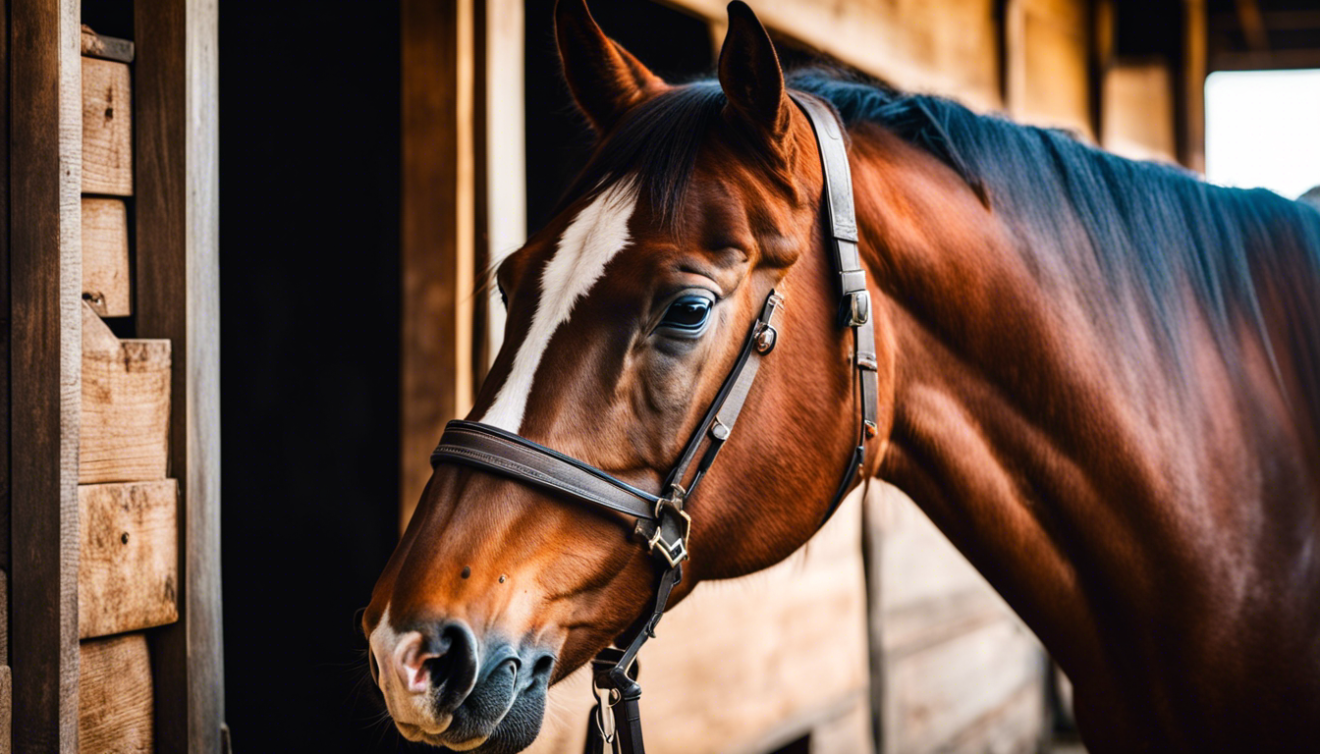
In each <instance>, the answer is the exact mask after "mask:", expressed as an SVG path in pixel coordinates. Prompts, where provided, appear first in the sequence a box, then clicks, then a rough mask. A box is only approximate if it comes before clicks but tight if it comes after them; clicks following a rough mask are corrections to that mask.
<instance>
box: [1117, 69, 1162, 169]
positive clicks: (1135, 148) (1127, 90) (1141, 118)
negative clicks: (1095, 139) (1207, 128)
mask: <svg viewBox="0 0 1320 754" xmlns="http://www.w3.org/2000/svg"><path fill="white" fill-rule="evenodd" d="M1173 87H1174V85H1173V79H1172V76H1171V75H1170V71H1169V66H1168V64H1167V63H1165V62H1164V61H1163V60H1147V61H1130V62H1120V63H1118V64H1116V65H1114V66H1112V67H1111V68H1110V69H1109V71H1108V72H1107V73H1106V75H1105V80H1104V87H1103V92H1104V93H1103V95H1102V97H1103V102H1104V106H1103V108H1102V109H1103V113H1104V114H1103V126H1102V129H1103V130H1102V131H1101V136H1100V139H1101V143H1102V144H1103V145H1104V148H1105V149H1107V150H1109V151H1111V152H1113V153H1115V154H1119V155H1122V156H1124V157H1130V158H1132V159H1134V160H1163V161H1165V162H1175V161H1176V160H1177V155H1176V153H1177V137H1178V134H1177V128H1176V127H1175V125H1174V118H1173V99H1174V98H1173V94H1174V88H1173Z"/></svg>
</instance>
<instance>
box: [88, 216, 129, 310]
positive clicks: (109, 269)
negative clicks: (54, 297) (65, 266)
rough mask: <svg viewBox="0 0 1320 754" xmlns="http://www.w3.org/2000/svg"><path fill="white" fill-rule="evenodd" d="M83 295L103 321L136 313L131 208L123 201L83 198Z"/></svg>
mask: <svg viewBox="0 0 1320 754" xmlns="http://www.w3.org/2000/svg"><path fill="white" fill-rule="evenodd" d="M82 254H83V275H82V278H83V280H82V295H83V301H86V302H87V304H88V305H89V306H91V307H92V311H94V312H96V313H97V314H98V315H100V316H102V317H127V316H128V315H130V314H132V313H133V303H132V301H133V292H132V287H131V280H132V274H131V271H130V270H129V267H128V208H127V207H125V206H124V202H123V200H121V199H100V198H94V197H83V200H82Z"/></svg>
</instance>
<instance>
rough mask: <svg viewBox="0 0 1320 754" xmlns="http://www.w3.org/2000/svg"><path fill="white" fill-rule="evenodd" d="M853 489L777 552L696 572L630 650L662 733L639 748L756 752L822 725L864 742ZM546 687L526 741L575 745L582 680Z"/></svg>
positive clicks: (585, 696) (861, 607) (651, 725)
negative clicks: (823, 520) (811, 531)
mask: <svg viewBox="0 0 1320 754" xmlns="http://www.w3.org/2000/svg"><path fill="white" fill-rule="evenodd" d="M858 497H859V496H858V495H857V494H854V495H853V496H852V497H850V498H849V499H848V500H846V501H845V502H844V504H843V506H842V507H841V508H840V510H839V512H838V513H837V514H836V515H835V516H834V518H833V519H832V520H831V521H830V522H829V524H827V525H826V526H825V528H824V529H822V530H821V531H820V533H819V534H817V535H816V537H815V538H814V539H812V541H811V543H810V544H808V545H807V546H806V548H805V549H804V550H801V551H799V552H798V553H797V554H795V555H794V556H792V557H791V558H789V559H788V560H787V561H785V562H783V563H780V564H779V565H776V566H774V567H773V568H770V569H768V570H766V571H762V572H760V573H756V574H753V575H751V576H747V577H744V578H741V579H734V580H731V581H718V582H708V583H703V584H701V585H700V586H698V587H697V589H696V591H695V592H693V593H692V595H691V596H689V597H688V598H687V599H685V600H684V601H683V602H682V603H680V604H679V605H678V606H676V607H675V608H674V609H673V610H671V611H669V613H668V614H666V616H665V619H664V620H663V621H662V622H661V623H660V627H659V629H658V630H657V634H658V638H657V639H655V640H654V641H652V642H651V643H649V644H647V645H646V648H645V649H644V650H643V652H642V655H641V659H640V662H641V667H642V678H641V680H642V686H643V687H644V688H645V694H644V696H643V697H642V720H643V721H644V725H645V727H646V730H647V731H663V732H664V735H655V736H654V737H653V738H648V739H647V741H646V744H647V751H652V750H654V752H655V753H656V754H665V753H666V752H683V753H684V754H701V753H702V752H706V753H709V754H715V753H717V752H718V753H719V754H728V753H729V752H739V753H742V752H747V753H750V752H765V751H771V750H773V749H774V748H776V747H778V746H782V745H783V744H784V743H787V742H789V741H792V740H794V739H796V738H799V737H801V736H802V735H804V734H806V733H808V732H811V731H812V730H815V729H818V728H822V727H829V728H830V730H829V732H828V734H827V735H828V739H829V741H830V749H829V750H832V751H837V752H857V753H859V754H864V753H865V752H869V751H871V736H870V726H869V725H868V724H867V723H866V713H865V709H864V705H863V704H862V700H863V699H864V698H865V697H866V696H867V693H868V692H867V683H868V672H867V659H866V658H867V655H866V595H865V589H866V587H865V584H864V578H863V572H862V563H861V548H860V538H861V517H860V514H861V508H860V505H859V504H858ZM732 616H737V618H736V620H735V619H733V618H732ZM550 696H551V699H550V700H549V702H548V704H547V707H548V708H549V709H550V710H558V712H557V713H556V712H551V713H550V714H548V715H547V716H546V719H545V722H544V724H543V727H542V732H541V737H540V738H539V739H538V740H537V742H536V743H535V744H534V745H533V746H532V748H531V749H529V751H530V752H534V753H537V754H548V753H549V752H565V751H581V750H582V744H583V735H584V730H585V729H584V725H585V723H586V719H587V717H586V716H587V707H588V706H589V705H590V702H591V692H590V690H589V679H588V678H587V676H586V674H583V673H581V672H579V673H576V674H574V675H573V676H572V677H570V678H568V679H566V680H565V681H564V682H562V683H560V684H559V685H557V686H555V687H553V688H552V689H551V691H550ZM859 714H860V715H861V717H860V718H859V717H857V715H859ZM849 715H852V717H849Z"/></svg>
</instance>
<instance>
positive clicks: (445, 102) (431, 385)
mask: <svg viewBox="0 0 1320 754" xmlns="http://www.w3.org/2000/svg"><path fill="white" fill-rule="evenodd" d="M401 24H402V27H401V32H402V46H403V50H402V66H403V70H402V77H403V90H402V97H403V135H402V141H403V150H402V151H403V165H402V173H403V191H402V202H403V207H402V225H403V227H402V237H401V242H402V250H401V253H402V259H401V273H402V278H403V312H402V333H401V337H402V340H401V343H400V349H401V360H402V362H401V365H400V372H401V374H400V381H401V383H402V384H401V393H400V406H399V408H400V414H399V422H400V433H401V437H400V452H401V453H402V458H401V461H400V473H401V479H400V485H399V488H400V496H401V497H400V503H399V510H400V524H401V526H404V525H406V524H407V521H408V519H409V518H411V517H412V511H413V509H414V508H415V507H416V505H417V502H418V500H419V498H420V497H421V494H422V490H423V488H425V486H426V482H427V480H428V479H429V478H430V476H431V465H430V455H431V450H432V449H433V448H434V447H435V443H436V442H437V441H438V440H439V439H440V434H441V432H442V431H443V429H444V425H445V422H447V421H449V420H450V419H454V418H457V417H458V416H459V414H460V413H461V412H463V411H466V410H467V408H468V406H469V405H470V404H471V402H472V296H471V292H472V289H473V264H474V260H473V256H474V249H473V234H474V233H475V228H474V225H473V221H474V191H473V170H474V165H473V141H472V102H473V96H472V95H473V90H472V65H473V61H472V0H457V2H439V1H438V0H404V2H403V5H402V12H401Z"/></svg>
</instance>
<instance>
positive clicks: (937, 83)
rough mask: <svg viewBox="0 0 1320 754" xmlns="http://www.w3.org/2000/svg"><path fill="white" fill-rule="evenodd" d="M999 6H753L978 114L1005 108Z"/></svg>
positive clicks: (779, 23)
mask: <svg viewBox="0 0 1320 754" xmlns="http://www.w3.org/2000/svg"><path fill="white" fill-rule="evenodd" d="M1000 1H1001V0H941V2H923V1H921V0H853V1H852V2H830V3H822V2H819V0H758V2H756V3H754V5H755V8H756V14H757V16H759V17H760V19H761V20H762V21H763V22H764V23H765V24H766V26H767V27H768V28H770V29H771V30H772V31H774V32H778V33H781V34H784V35H787V36H789V37H792V38H794V39H798V40H801V41H802V42H805V43H807V44H808V45H810V46H811V47H814V48H816V49H819V50H822V51H824V52H826V53H829V54H830V55H833V56H834V57H836V58H838V59H839V60H842V61H843V62H845V63H848V64H850V65H853V66H856V67H857V68H859V69H861V70H863V71H866V72H867V73H870V74H872V75H875V76H879V77H880V78H883V79H886V80H888V81H892V82H893V83H894V84H896V85H898V86H900V87H903V88H907V89H913V90H917V91H930V92H938V93H940V94H943V95H946V96H951V97H958V98H959V99H962V100H963V101H965V102H966V103H967V104H968V105H969V106H971V107H974V108H976V109H980V110H991V109H998V108H999V107H1001V106H1002V104H1003V103H1002V99H1001V97H1000V89H999V68H1000V66H999V49H998V48H999V29H998V23H997V19H996V12H995V8H996V6H997V5H998V4H999V2H1000ZM668 4H671V5H677V6H680V7H683V8H686V9H688V10H690V11H692V12H694V13H696V14H697V15H700V16H702V17H704V18H707V19H709V20H711V21H712V22H714V23H716V24H723V23H725V19H726V18H727V14H726V11H725V6H726V5H728V3H727V2H726V0H671V2H670V3H668ZM530 20H531V19H529V21H530ZM537 20H538V21H539V19H537ZM547 22H548V20H547ZM605 32H606V33H607V34H608V33H609V29H606V30H605Z"/></svg>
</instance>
